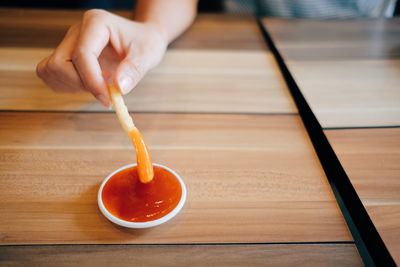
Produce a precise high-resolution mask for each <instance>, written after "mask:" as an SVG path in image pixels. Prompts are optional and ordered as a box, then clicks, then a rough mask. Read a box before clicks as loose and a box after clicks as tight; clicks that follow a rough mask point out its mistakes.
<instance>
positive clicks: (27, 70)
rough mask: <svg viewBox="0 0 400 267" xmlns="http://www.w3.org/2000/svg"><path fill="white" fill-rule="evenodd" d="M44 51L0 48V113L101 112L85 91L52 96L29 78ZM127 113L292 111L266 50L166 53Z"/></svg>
mask: <svg viewBox="0 0 400 267" xmlns="http://www.w3.org/2000/svg"><path fill="white" fill-rule="evenodd" d="M50 53H51V50H49V49H33V48H29V49H22V48H0V57H1V58H2V61H1V63H0V90H1V91H2V95H1V97H0V109H6V110H67V111H70V110H74V111H105V110H104V108H103V107H102V106H101V105H100V104H99V103H97V101H95V99H94V98H93V97H92V96H91V95H89V94H87V93H86V94H85V93H79V94H57V93H54V92H52V91H51V90H50V89H48V88H47V87H46V85H44V84H43V83H42V82H41V81H40V80H39V79H38V78H37V77H36V75H35V68H36V64H37V63H38V62H39V61H40V59H41V58H44V57H45V56H47V55H48V54H50ZM125 99H126V103H127V105H128V108H129V110H130V111H157V112H217V113H218V112H222V113H226V112H227V113H294V112H296V108H295V106H294V104H293V102H292V99H291V97H290V95H289V93H288V91H287V88H286V86H285V83H284V81H283V80H282V78H281V76H280V73H279V70H278V69H277V67H276V65H275V62H274V59H273V57H272V55H271V54H270V53H269V52H262V51H258V52H257V51H229V50H226V51H218V50H170V51H169V52H168V53H167V54H166V56H165V58H164V60H163V62H162V63H161V65H160V66H158V67H157V68H156V69H154V70H153V71H152V72H150V73H149V74H148V75H147V76H146V77H145V78H144V79H143V81H141V82H140V84H139V86H137V87H136V88H135V89H134V91H133V92H132V93H130V94H129V95H127V96H126V97H125Z"/></svg>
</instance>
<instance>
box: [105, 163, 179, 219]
mask: <svg viewBox="0 0 400 267" xmlns="http://www.w3.org/2000/svg"><path fill="white" fill-rule="evenodd" d="M153 169H154V177H153V179H152V180H151V181H150V182H148V183H142V182H141V181H140V180H139V174H138V168H137V167H132V168H128V169H124V170H122V171H120V172H118V173H116V174H114V176H112V177H111V178H110V179H109V180H108V181H107V183H106V184H105V186H104V188H103V192H102V200H103V203H104V206H105V207H106V209H107V210H108V211H109V212H110V213H111V214H112V215H114V216H116V217H117V218H119V219H121V220H124V221H129V222H147V221H152V220H156V219H159V218H161V217H164V216H165V215H167V214H168V213H170V212H171V211H172V210H173V209H174V208H175V207H176V206H177V205H178V203H179V201H180V199H181V196H182V188H181V185H180V183H179V180H178V179H177V178H176V177H175V175H173V174H172V173H170V172H169V171H167V170H165V169H163V168H161V167H158V166H153Z"/></svg>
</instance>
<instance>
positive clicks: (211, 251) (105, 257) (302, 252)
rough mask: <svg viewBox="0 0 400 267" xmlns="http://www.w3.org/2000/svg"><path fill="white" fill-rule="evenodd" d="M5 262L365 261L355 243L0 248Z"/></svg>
mask: <svg viewBox="0 0 400 267" xmlns="http://www.w3.org/2000/svg"><path fill="white" fill-rule="evenodd" d="M38 255H39V257H38ZM155 255H159V256H155ZM0 263H1V265H2V266H16V265H29V266H54V265H57V266H77V265H79V266H93V265H96V266H110V265H112V266H132V265H134V266H171V265H173V266H205V265H211V266H246V267H248V266H362V262H361V261H360V258H359V256H358V253H357V250H356V248H355V246H354V245H353V244H337V245H336V244H331V245H328V244H327V245H287V244H283V245H167V246H144V245H141V246H132V245H119V246H118V245H113V246H104V245H103V246H19V247H0Z"/></svg>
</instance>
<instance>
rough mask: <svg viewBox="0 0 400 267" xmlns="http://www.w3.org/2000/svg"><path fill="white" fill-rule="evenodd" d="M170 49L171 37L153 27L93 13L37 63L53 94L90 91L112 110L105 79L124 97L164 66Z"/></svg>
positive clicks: (38, 70)
mask: <svg viewBox="0 0 400 267" xmlns="http://www.w3.org/2000/svg"><path fill="white" fill-rule="evenodd" d="M167 45H168V40H167V37H166V36H165V34H164V33H163V32H162V31H161V29H159V28H157V26H155V25H154V24H150V23H139V22H134V21H131V20H128V19H125V18H122V17H119V16H116V15H113V14H111V13H108V12H106V11H103V10H90V11H87V12H86V13H85V14H84V16H83V19H82V21H81V22H80V23H79V24H76V25H73V26H72V27H71V28H70V29H69V31H68V33H67V34H66V36H65V38H64V40H63V41H62V42H61V43H60V44H59V46H58V47H57V48H56V50H55V51H54V52H53V54H52V55H50V56H49V57H47V58H45V59H43V60H42V61H41V62H40V63H39V64H38V66H37V74H38V76H39V77H40V78H41V79H43V81H44V82H45V83H46V84H47V85H48V86H50V87H51V88H52V89H53V90H54V91H58V92H73V91H79V90H85V91H89V92H91V93H92V94H93V95H94V96H95V97H96V98H97V99H98V100H99V101H100V102H101V103H102V104H103V105H104V106H107V107H108V106H109V105H110V100H109V96H108V91H107V85H106V79H108V78H111V79H112V81H113V82H114V84H116V85H117V86H118V87H119V89H120V90H121V92H122V93H123V94H126V93H128V92H130V91H131V90H132V89H133V88H134V87H135V86H136V84H137V83H138V82H139V81H140V80H141V79H142V78H143V76H144V75H145V74H146V72H147V71H148V70H150V69H151V68H153V67H155V66H156V65H157V64H158V63H159V62H160V60H161V58H162V57H163V55H164V53H165V50H166V47H167Z"/></svg>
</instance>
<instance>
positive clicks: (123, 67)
mask: <svg viewBox="0 0 400 267" xmlns="http://www.w3.org/2000/svg"><path fill="white" fill-rule="evenodd" d="M143 75H144V71H143V70H142V68H140V62H139V60H135V59H134V58H133V57H132V56H129V55H127V56H126V57H125V58H124V59H123V60H122V61H121V63H120V64H119V66H118V67H117V71H116V75H115V77H114V84H116V85H117V86H118V88H119V90H120V91H121V93H122V94H124V95H125V94H127V93H129V92H130V91H132V89H133V88H134V87H135V86H136V85H137V84H138V82H139V81H140V80H141V79H142V77H143Z"/></svg>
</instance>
